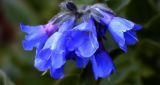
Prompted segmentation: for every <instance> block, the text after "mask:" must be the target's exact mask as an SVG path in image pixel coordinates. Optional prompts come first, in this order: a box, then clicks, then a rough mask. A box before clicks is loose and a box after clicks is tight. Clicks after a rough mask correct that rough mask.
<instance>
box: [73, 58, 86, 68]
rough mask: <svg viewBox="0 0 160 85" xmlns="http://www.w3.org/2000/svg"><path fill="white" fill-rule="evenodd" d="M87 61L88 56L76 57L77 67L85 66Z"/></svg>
mask: <svg viewBox="0 0 160 85" xmlns="http://www.w3.org/2000/svg"><path fill="white" fill-rule="evenodd" d="M88 62H89V58H81V57H76V65H77V67H79V68H85V67H86V66H87V64H88Z"/></svg>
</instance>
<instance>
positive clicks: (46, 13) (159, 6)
mask: <svg viewBox="0 0 160 85" xmlns="http://www.w3.org/2000/svg"><path fill="white" fill-rule="evenodd" d="M61 1H63V0H2V1H1V3H0V9H1V10H0V13H1V14H0V15H1V16H2V15H3V19H2V18H1V20H0V21H1V22H0V40H1V41H0V85H14V84H15V85H97V84H99V85H160V74H159V72H160V52H159V51H160V37H159V35H160V26H159V25H160V0H74V1H75V2H76V4H79V5H83V4H94V3H96V2H103V3H105V4H107V5H108V6H109V7H110V8H112V9H113V10H114V11H115V13H117V15H118V16H121V17H125V18H127V19H129V20H131V21H134V22H136V23H139V24H141V25H143V29H142V30H141V31H139V32H138V36H139V43H138V44H137V45H136V46H129V51H128V53H122V52H117V51H116V50H117V49H118V48H116V49H113V48H115V47H116V46H115V45H114V44H113V43H109V45H111V46H112V50H115V51H113V52H111V55H112V57H113V58H114V62H115V66H116V67H117V71H116V73H113V74H112V75H111V76H110V77H109V78H106V79H100V80H98V81H95V80H94V79H93V77H91V76H90V74H91V75H92V71H91V69H90V66H88V68H86V69H84V70H82V69H77V68H76V67H75V65H74V62H73V61H69V62H68V63H67V65H66V68H65V74H66V75H65V77H64V78H63V79H62V80H54V79H52V78H51V77H50V75H49V72H48V73H47V74H45V75H44V76H41V74H42V73H41V72H39V71H38V70H36V69H35V68H34V66H33V63H34V54H35V51H32V52H26V51H24V50H23V48H22V46H21V40H22V39H23V38H24V34H23V33H22V32H20V29H19V23H20V22H23V23H26V24H30V25H38V24H44V23H47V21H48V20H49V19H50V18H52V17H53V16H54V15H55V14H56V13H58V11H59V9H60V8H59V7H58V5H59V3H60V2H61ZM2 22H5V24H2ZM8 26H9V27H8ZM6 27H7V28H6ZM4 32H7V33H4ZM10 33H12V35H15V36H14V37H6V36H7V35H8V34H10ZM1 38H2V39H1ZM5 38H7V39H8V40H9V41H5V40H3V39H5ZM106 44H108V43H107V42H106ZM118 51H119V50H118ZM88 69H89V70H88ZM86 74H88V75H86Z"/></svg>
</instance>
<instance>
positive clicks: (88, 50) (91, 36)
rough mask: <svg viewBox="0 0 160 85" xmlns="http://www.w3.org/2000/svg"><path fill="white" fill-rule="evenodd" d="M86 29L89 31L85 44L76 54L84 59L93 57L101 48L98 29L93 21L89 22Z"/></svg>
mask: <svg viewBox="0 0 160 85" xmlns="http://www.w3.org/2000/svg"><path fill="white" fill-rule="evenodd" d="M85 28H86V29H87V30H89V31H88V32H86V33H87V35H86V36H85V37H84V42H83V43H82V44H81V45H80V46H79V47H78V49H77V50H76V51H77V52H76V53H77V55H79V54H80V55H81V56H82V57H91V56H92V55H93V54H94V53H95V52H96V50H97V49H98V48H99V43H98V41H97V34H96V29H95V25H94V23H93V21H92V19H91V20H89V21H88V22H87V25H86V26H85Z"/></svg>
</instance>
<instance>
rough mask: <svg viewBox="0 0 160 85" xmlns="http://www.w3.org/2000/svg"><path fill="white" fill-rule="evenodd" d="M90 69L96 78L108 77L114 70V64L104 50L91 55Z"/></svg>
mask: <svg viewBox="0 0 160 85" xmlns="http://www.w3.org/2000/svg"><path fill="white" fill-rule="evenodd" d="M91 63H92V69H93V73H94V77H95V79H96V80H97V79H98V78H99V77H100V78H106V77H108V76H109V75H110V74H111V73H112V72H113V71H115V67H114V64H113V62H112V59H111V58H110V56H109V55H108V54H107V53H106V52H104V51H101V52H98V53H96V54H95V55H94V56H92V57H91Z"/></svg>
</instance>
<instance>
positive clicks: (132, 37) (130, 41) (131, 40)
mask: <svg viewBox="0 0 160 85" xmlns="http://www.w3.org/2000/svg"><path fill="white" fill-rule="evenodd" d="M124 37H125V40H126V44H127V45H134V44H136V43H137V42H138V39H137V36H136V33H135V32H132V31H127V32H125V33H124Z"/></svg>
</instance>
